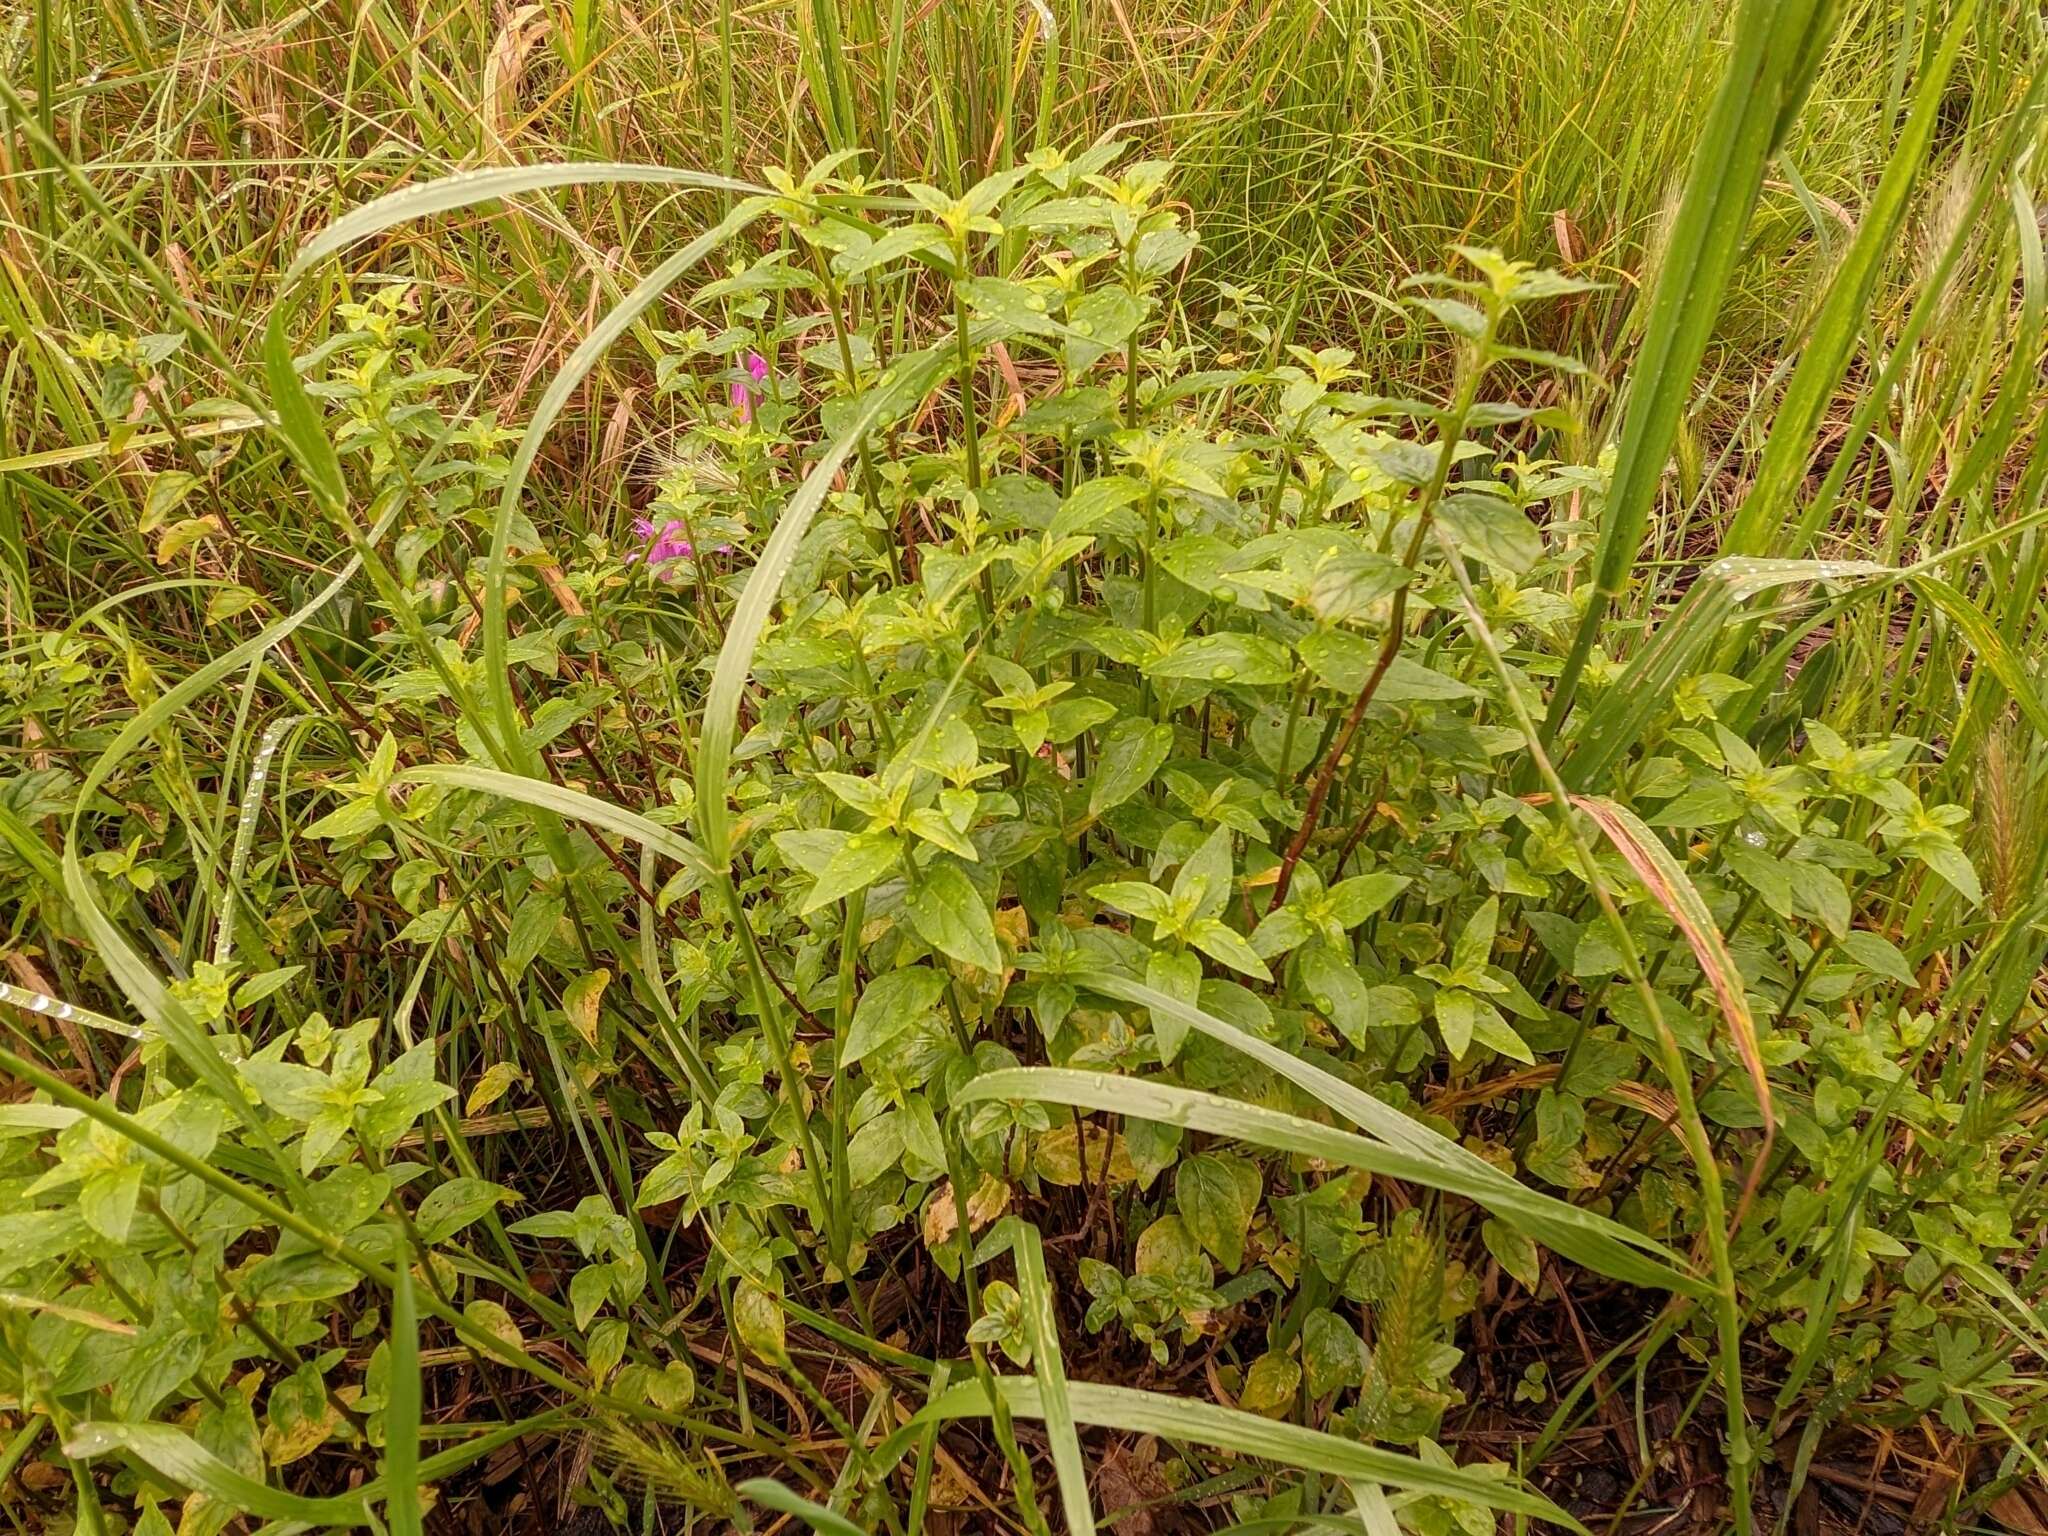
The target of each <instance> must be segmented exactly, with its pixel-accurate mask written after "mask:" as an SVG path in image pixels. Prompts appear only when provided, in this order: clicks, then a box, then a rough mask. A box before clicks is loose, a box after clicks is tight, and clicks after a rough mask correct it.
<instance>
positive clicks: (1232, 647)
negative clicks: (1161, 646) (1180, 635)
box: [1145, 634, 1294, 688]
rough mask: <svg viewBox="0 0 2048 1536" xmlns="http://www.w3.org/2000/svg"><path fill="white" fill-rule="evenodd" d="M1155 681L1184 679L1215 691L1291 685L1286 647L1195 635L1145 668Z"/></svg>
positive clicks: (1257, 639)
mask: <svg viewBox="0 0 2048 1536" xmlns="http://www.w3.org/2000/svg"><path fill="white" fill-rule="evenodd" d="M1145 675H1146V676H1148V677H1154V678H1185V679H1188V680H1190V681H1193V682H1199V683H1208V684H1211V685H1213V686H1215V687H1218V688H1223V687H1238V688H1254V687H1261V686H1267V685H1271V684H1274V683H1285V682H1291V681H1292V680H1293V678H1294V663H1293V661H1292V659H1291V658H1290V657H1289V656H1288V654H1287V648H1286V647H1285V646H1283V645H1281V644H1280V643H1279V642H1278V641H1276V640H1268V639H1266V638H1265V637H1264V636H1263V635H1240V634H1221V635H1198V636H1196V637H1195V638H1194V639H1192V640H1183V641H1181V642H1180V643H1179V644H1178V645H1176V646H1174V647H1173V649H1172V650H1170V651H1168V652H1167V653H1166V654H1165V655H1164V656H1162V657H1160V658H1159V659H1158V660H1157V661H1155V662H1153V663H1152V664H1151V665H1150V666H1148V667H1146V668H1145Z"/></svg>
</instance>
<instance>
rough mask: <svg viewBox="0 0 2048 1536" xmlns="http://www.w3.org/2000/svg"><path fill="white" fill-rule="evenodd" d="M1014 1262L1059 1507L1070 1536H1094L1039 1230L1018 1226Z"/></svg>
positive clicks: (1085, 1470) (1023, 1224)
mask: <svg viewBox="0 0 2048 1536" xmlns="http://www.w3.org/2000/svg"><path fill="white" fill-rule="evenodd" d="M1012 1257H1013V1259H1014V1261H1015V1263H1016V1266H1017V1294H1018V1295H1019V1296H1021V1297H1022V1298H1023V1300H1024V1332H1025V1336H1026V1337H1027V1338H1029V1339H1030V1341H1031V1365H1032V1369H1033V1370H1034V1371H1036V1372H1037V1374H1038V1397H1039V1401H1040V1402H1041V1403H1042V1404H1043V1405H1044V1409H1045V1432H1046V1438H1047V1439H1048V1440H1050V1441H1051V1442H1052V1465H1053V1471H1054V1472H1056V1473H1057V1474H1058V1476H1059V1484H1060V1507H1061V1508H1062V1509H1063V1510H1064V1511H1065V1512H1066V1516H1067V1530H1068V1532H1069V1536H1095V1511H1094V1510H1093V1509H1091V1508H1090V1507H1089V1504H1088V1463H1087V1462H1086V1461H1085V1460H1083V1459H1082V1456H1081V1437H1080V1435H1079V1433H1078V1432H1077V1431H1076V1430H1075V1428H1074V1407H1073V1402H1072V1400H1071V1398H1070V1396H1069V1394H1068V1391H1067V1367H1066V1362H1065V1361H1064V1360H1062V1359H1061V1358H1060V1331H1059V1323H1058V1321H1057V1319H1056V1317H1055V1315H1054V1311H1053V1304H1052V1286H1051V1285H1050V1284H1049V1283H1048V1282H1047V1280H1046V1276H1045V1244H1044V1242H1043V1241H1042V1240H1041V1239H1040V1237H1039V1235H1038V1228H1036V1227H1034V1226H1032V1225H1031V1224H1030V1223H1029V1222H1023V1221H1020V1222H1018V1224H1017V1239H1016V1246H1015V1247H1014V1248H1013V1249H1012Z"/></svg>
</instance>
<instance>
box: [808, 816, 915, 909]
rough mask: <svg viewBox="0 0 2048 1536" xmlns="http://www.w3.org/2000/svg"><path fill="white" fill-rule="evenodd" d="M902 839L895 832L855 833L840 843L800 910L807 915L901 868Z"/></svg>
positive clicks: (865, 887) (863, 888)
mask: <svg viewBox="0 0 2048 1536" xmlns="http://www.w3.org/2000/svg"><path fill="white" fill-rule="evenodd" d="M904 846H905V844H904V841H903V839H902V838H900V837H898V836H897V835H896V834H895V833H894V832H883V831H876V830H870V831H866V832H856V833H854V834H853V835H852V836H851V837H849V838H848V839H847V840H846V841H845V842H844V843H842V844H841V845H840V848H839V851H838V852H837V853H835V854H834V855H833V856H832V862H831V863H830V864H828V865H826V866H825V872H824V873H823V874H822V875H820V876H818V879H817V883H816V884H814V885H813V886H812V887H811V891H810V894H809V895H808V896H806V897H804V904H803V906H802V907H801V908H799V911H800V912H801V913H802V914H803V915H806V916H808V915H809V914H810V913H812V912H815V911H817V910H818V908H820V907H824V906H830V905H831V904H832V903H833V902H835V901H842V900H844V899H845V898H846V897H848V896H851V895H852V894H853V893H854V892H855V891H864V890H866V889H867V888H868V887H869V886H871V885H873V884H874V883H875V882H876V881H877V880H880V879H881V878H883V877H884V876H885V875H890V874H897V873H900V872H901V871H902V868H903V849H904Z"/></svg>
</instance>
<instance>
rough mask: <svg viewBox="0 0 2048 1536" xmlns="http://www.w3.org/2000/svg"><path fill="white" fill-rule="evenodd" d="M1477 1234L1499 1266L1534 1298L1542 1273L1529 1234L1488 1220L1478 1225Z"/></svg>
mask: <svg viewBox="0 0 2048 1536" xmlns="http://www.w3.org/2000/svg"><path fill="white" fill-rule="evenodd" d="M1479 1235H1480V1237H1481V1239H1483V1240H1484V1242H1485V1243H1486V1251H1487V1252H1488V1253H1490V1254H1492V1255H1493V1256H1494V1258H1495V1259H1497V1260H1499V1261H1500V1267H1501V1268H1502V1269H1504V1270H1506V1271H1507V1272H1508V1273H1509V1274H1510V1275H1513V1276H1514V1277H1515V1279H1517V1280H1519V1281H1520V1282H1521V1283H1522V1287H1523V1289H1524V1290H1526V1291H1528V1293H1529V1294H1530V1295H1532V1296H1533V1295H1535V1294H1536V1288H1537V1286H1538V1285H1539V1284H1540V1283H1541V1281H1542V1279H1543V1270H1542V1266H1541V1264H1540V1262H1539V1261H1538V1258H1537V1253H1536V1245H1535V1244H1534V1243H1533V1242H1531V1241H1530V1240H1529V1235H1528V1234H1527V1233H1526V1232H1517V1231H1516V1230H1515V1229H1514V1228H1513V1227H1511V1226H1509V1225H1508V1224H1507V1223H1506V1222H1504V1221H1495V1220H1493V1219H1492V1218H1490V1217H1489V1218H1488V1219H1487V1220H1485V1221H1483V1222H1481V1223H1480V1224H1479Z"/></svg>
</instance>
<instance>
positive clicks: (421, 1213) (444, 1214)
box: [413, 1178, 520, 1243]
mask: <svg viewBox="0 0 2048 1536" xmlns="http://www.w3.org/2000/svg"><path fill="white" fill-rule="evenodd" d="M519 1198H520V1195H519V1192H518V1191H517V1190H512V1189H507V1188H506V1187H505V1186H504V1185H502V1184H493V1183H491V1182H490V1181H489V1180H487V1179H472V1178H454V1179H450V1180H448V1182H447V1183H445V1184H438V1185H436V1186H435V1187H434V1188H433V1189H430V1190H428V1191H427V1197H426V1198H425V1199H424V1200H422V1201H420V1208H419V1210H418V1211H416V1212H415V1213H414V1215H413V1224H414V1225H415V1226H416V1227H418V1228H419V1234H420V1238H421V1240H422V1241H423V1242H428V1243H439V1242H444V1241H446V1240H447V1239H448V1238H451V1237H453V1236H454V1235H455V1234H456V1233H458V1232H460V1231H461V1230H462V1229H463V1228H464V1227H466V1226H468V1225H469V1224H470V1223H471V1222H473V1221H476V1220H479V1219H480V1218H481V1217H482V1216H483V1215H484V1214H485V1213H486V1212H487V1211H490V1210H493V1209H495V1208H496V1207H497V1206H499V1205H502V1204H506V1203H508V1202H513V1201H517V1200H518V1199H519Z"/></svg>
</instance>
